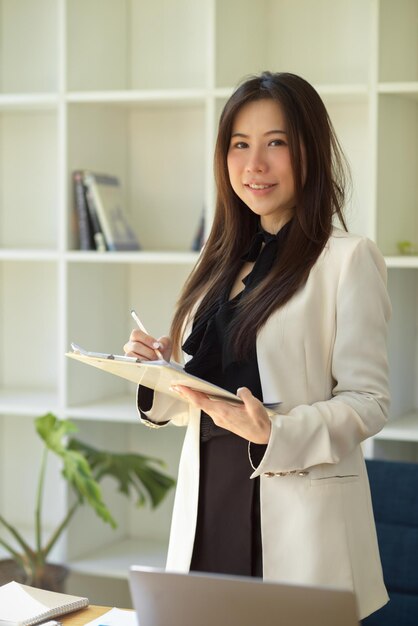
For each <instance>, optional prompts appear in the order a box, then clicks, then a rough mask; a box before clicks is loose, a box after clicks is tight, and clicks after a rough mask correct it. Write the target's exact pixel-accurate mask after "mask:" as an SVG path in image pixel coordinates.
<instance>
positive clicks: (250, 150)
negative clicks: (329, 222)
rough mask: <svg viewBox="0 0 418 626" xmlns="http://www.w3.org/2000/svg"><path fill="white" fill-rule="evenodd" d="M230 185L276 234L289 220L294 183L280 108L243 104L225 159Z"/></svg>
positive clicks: (261, 103) (269, 104)
mask: <svg viewBox="0 0 418 626" xmlns="http://www.w3.org/2000/svg"><path fill="white" fill-rule="evenodd" d="M227 164H228V174H229V180H230V182H231V186H232V188H233V190H234V191H235V193H236V194H237V196H238V197H239V198H240V199H241V200H242V201H243V202H244V203H245V204H246V205H247V206H248V207H249V208H250V209H251V211H253V212H254V213H255V214H256V215H259V216H260V221H261V225H262V227H263V228H264V229H265V230H267V231H268V232H271V233H276V232H277V231H278V230H279V229H280V228H281V227H282V226H283V225H284V224H285V223H286V222H288V221H289V219H290V218H291V217H292V215H293V212H294V207H295V184H294V176H293V170H292V166H291V162H290V152H289V146H288V140H287V134H286V120H285V118H284V115H283V113H282V110H281V107H280V105H279V104H278V103H277V102H275V101H274V100H272V99H263V100H255V101H253V102H249V103H248V104H245V105H244V106H243V107H242V108H241V109H240V110H239V111H238V113H237V115H236V116H235V119H234V123H233V126H232V133H231V141H230V145H229V149H228V156H227Z"/></svg>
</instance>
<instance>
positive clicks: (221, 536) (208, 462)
mask: <svg viewBox="0 0 418 626" xmlns="http://www.w3.org/2000/svg"><path fill="white" fill-rule="evenodd" d="M289 226H290V223H288V224H286V225H285V226H284V227H283V228H282V229H281V230H280V231H279V232H278V234H277V235H271V234H270V233H267V232H265V231H263V230H262V229H261V228H260V230H259V232H258V233H257V234H256V235H255V237H254V238H253V241H252V243H251V246H250V249H249V250H248V252H247V254H246V255H245V256H244V257H243V261H255V264H254V267H253V269H252V271H251V272H250V274H248V276H247V277H246V278H245V279H244V280H243V283H244V290H243V291H241V292H240V293H239V294H238V295H237V296H236V297H235V298H233V299H232V300H229V299H228V297H229V292H230V289H229V288H228V289H226V290H225V292H224V293H223V294H222V295H221V297H220V299H219V301H218V302H217V303H215V305H214V306H213V307H212V308H211V310H208V311H204V312H203V311H198V313H197V315H196V322H195V324H194V325H193V329H192V332H191V334H190V336H189V338H188V339H187V341H186V342H185V343H184V345H183V350H184V352H186V353H187V354H190V355H192V358H191V360H190V361H188V362H187V364H186V366H185V369H186V371H188V372H190V373H191V374H194V375H196V376H199V377H201V378H204V379H206V380H208V381H210V382H213V383H215V384H217V385H219V386H221V387H223V388H224V389H227V390H229V391H232V392H233V393H236V390H237V388H238V387H248V388H249V389H250V390H251V392H252V393H253V395H254V396H256V397H257V398H258V399H259V400H261V401H262V400H263V395H262V389H261V382H260V375H259V371H258V363H257V354H256V346H255V344H254V346H253V347H252V349H251V354H250V356H249V358H248V359H247V360H245V361H238V362H237V361H234V360H233V359H232V358H231V357H230V351H229V350H228V348H227V334H228V327H229V324H230V323H231V320H232V319H233V316H234V312H235V310H236V305H237V303H238V302H239V300H240V298H241V297H242V295H243V293H245V292H246V291H248V290H250V289H252V288H253V287H254V286H255V285H257V284H258V283H259V282H260V281H261V280H262V279H263V278H264V277H265V276H266V274H267V273H268V272H269V271H270V269H271V267H272V265H273V263H274V262H275V260H277V258H278V255H279V254H280V250H281V248H282V245H281V244H283V241H284V239H285V237H286V235H287V233H288V231H289ZM263 243H264V244H265V245H264V246H263V247H262V244H263ZM265 449H266V446H265V445H255V444H252V446H251V458H252V462H253V464H255V465H257V464H258V463H259V462H260V460H261V458H262V456H263V454H264V452H265ZM252 472H253V468H252V467H251V464H250V461H249V457H248V441H247V440H245V439H243V438H242V437H239V436H237V435H235V434H233V433H231V432H230V431H228V430H224V429H223V428H220V427H218V426H216V425H215V424H214V422H213V420H212V419H211V418H210V417H209V416H208V415H206V413H204V412H202V415H201V437H200V483H199V503H198V517H197V527H196V535H195V542H194V549H193V556H192V561H191V566H190V569H191V570H194V571H203V572H214V573H219V574H231V575H240V576H257V577H262V575H263V574H262V570H263V566H262V543H261V524H260V485H259V478H256V479H250V475H251V474H252Z"/></svg>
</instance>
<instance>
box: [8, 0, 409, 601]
mask: <svg viewBox="0 0 418 626" xmlns="http://www.w3.org/2000/svg"><path fill="white" fill-rule="evenodd" d="M417 19H418V3H417V2H416V1H415V0H411V1H408V2H402V3H395V2H393V1H392V0H351V1H350V2H343V1H336V0H323V1H322V2H320V3H313V2H312V0H298V1H297V2H287V1H285V0H262V1H261V2H258V3H254V2H253V1H251V0H228V2H225V1H223V0H201V2H195V0H173V1H172V2H171V3H170V2H166V0H154V2H152V3H151V2H146V1H145V0H107V1H106V2H105V3H104V2H103V0H33V1H30V0H24V1H23V0H22V1H21V2H16V1H15V0H0V25H1V27H0V459H1V463H2V465H1V472H0V507H2V509H3V507H4V506H6V508H7V510H8V512H9V513H10V515H11V518H12V519H13V520H15V521H16V523H18V525H19V524H20V525H21V526H22V527H23V526H25V524H26V519H25V515H26V513H25V511H22V510H21V509H20V508H19V506H18V505H17V504H14V502H13V499H12V498H9V495H10V487H9V485H8V481H7V475H8V472H10V471H11V468H12V467H15V465H16V466H17V467H19V464H21V463H20V461H22V459H25V458H26V457H27V456H28V455H29V456H30V454H31V450H32V447H33V446H35V448H36V444H34V437H35V435H34V433H33V432H32V431H33V429H31V428H30V420H29V419H28V418H31V417H35V416H36V415H39V414H42V413H44V412H46V411H53V412H55V413H57V414H58V415H59V417H63V418H71V419H74V420H75V421H76V422H77V425H78V427H79V429H80V436H81V437H83V438H84V437H87V438H90V441H91V443H92V445H94V444H95V443H101V444H103V445H108V446H109V447H110V446H115V447H117V448H118V449H119V450H121V451H126V450H131V449H135V450H136V451H139V452H141V451H142V452H144V453H151V454H153V455H154V456H155V457H157V458H159V457H161V458H163V459H165V460H167V462H168V466H169V468H170V471H171V473H173V474H176V471H177V463H178V458H179V455H180V449H181V444H182V437H183V436H184V432H183V430H180V429H176V428H174V427H173V428H171V427H170V428H168V429H161V431H159V432H158V433H156V432H148V429H145V428H140V426H139V425H138V423H137V416H136V409H135V402H134V397H135V389H134V387H133V386H131V385H129V384H128V383H126V382H125V381H120V380H116V379H115V377H110V376H107V375H105V374H103V373H102V372H99V371H93V370H92V368H88V369H89V370H92V371H88V369H87V368H84V367H83V366H82V365H81V364H78V363H73V362H70V361H69V359H66V357H65V352H66V351H67V350H68V349H69V347H70V342H71V341H75V342H76V343H79V344H80V345H82V346H84V347H86V348H88V349H90V350H97V351H102V352H116V353H118V352H121V351H122V349H123V348H122V347H123V345H124V343H125V342H126V340H127V338H128V336H129V333H130V332H131V330H132V328H133V324H132V319H131V317H130V315H129V311H130V309H131V308H132V307H134V308H136V309H137V310H138V311H139V313H140V316H141V319H142V320H143V322H144V324H145V326H146V327H147V328H148V329H149V331H150V332H151V333H152V334H154V335H155V336H156V337H159V336H162V335H164V334H166V333H167V332H168V329H169V326H170V321H171V317H172V312H173V309H174V306H175V302H176V299H177V297H178V294H179V291H180V289H181V287H182V285H183V284H184V281H185V279H186V278H187V276H188V274H189V272H190V269H191V268H192V266H193V265H194V263H195V262H196V260H197V258H198V253H196V252H191V247H192V242H193V240H194V237H195V234H196V231H197V229H198V227H199V224H200V221H201V218H202V215H204V217H205V225H206V228H207V229H209V228H210V223H211V220H212V216H213V212H214V200H215V190H214V182H213V148H214V142H215V136H216V128H217V123H218V119H219V116H220V114H221V111H222V107H223V104H224V103H225V101H226V99H227V98H228V97H229V96H230V94H231V92H232V89H233V87H234V86H235V85H236V84H237V83H238V81H239V80H240V79H241V78H242V77H244V76H247V75H249V74H251V73H254V72H257V73H258V72H260V71H262V70H264V69H271V70H273V71H290V72H295V73H298V74H301V75H302V76H304V77H305V78H307V80H309V81H310V82H311V83H313V84H314V85H315V86H316V88H317V90H318V91H319V93H320V94H321V96H322V97H323V99H324V102H325V103H326V106H327V108H328V111H329V114H330V117H331V120H332V122H333V124H334V126H335V128H336V131H337V134H338V136H339V138H340V140H341V143H342V147H343V149H344V150H345V152H346V154H347V156H348V160H349V162H350V164H351V167H352V173H353V193H352V197H351V199H350V202H349V206H348V207H347V208H348V210H347V221H348V225H349V228H350V230H352V231H354V232H358V233H360V234H364V235H366V236H368V237H370V238H371V239H373V240H375V241H376V242H377V245H378V246H379V248H380V249H381V251H382V252H383V254H384V255H385V258H386V263H387V266H388V277H389V292H390V296H391V300H392V305H393V317H392V321H391V325H390V334H389V358H390V372H391V389H392V397H393V399H392V410H391V415H392V416H394V417H393V418H390V420H389V423H388V425H387V426H386V428H385V429H384V430H383V431H382V433H379V435H377V437H375V438H373V440H372V441H371V442H367V443H372V444H373V445H372V446H371V447H372V448H373V446H374V448H373V450H372V452H373V454H375V455H376V456H379V454H380V453H381V452H382V454H383V455H384V454H386V452H387V451H388V450H389V448H390V455H391V456H392V457H395V458H401V459H402V458H408V460H411V459H412V460H418V445H417V444H418V390H417V385H416V380H417V376H418V326H417V319H418V256H400V255H398V248H397V243H398V241H402V240H411V242H412V244H413V245H415V246H416V245H418V217H417V216H418V210H417V208H418V187H417V184H416V177H417V176H416V173H417V171H418V32H417V29H416V23H417ZM313 24H314V25H315V27H314V28H313ZM28 25H30V28H28ZM295 33H297V34H298V36H297V37H296V38H295ZM301 42H302V45H301ZM318 42H320V45H319V44H318ZM87 59H88V62H87V61H86V60H87ZM78 169H90V170H92V171H97V172H108V173H111V174H114V175H115V176H117V177H118V178H119V179H120V181H121V185H122V189H123V193H124V204H125V206H126V210H127V213H128V214H129V217H130V218H131V222H132V224H133V227H134V229H135V230H136V232H137V235H138V239H139V242H140V245H141V250H140V251H139V252H115V253H110V252H109V253H98V252H84V251H80V250H78V242H77V235H76V224H75V222H74V209H73V190H72V180H71V176H72V172H73V171H74V170H78ZM113 379H115V380H113ZM20 417H22V418H23V419H20ZM144 431H147V432H144ZM162 431H164V432H162ZM20 440H22V448H21V449H16V450H13V449H12V448H13V446H15V442H16V441H20ZM12 453H13V454H14V456H13V454H12ZM4 477H6V478H4ZM21 482H22V484H24V481H21ZM24 491H25V494H26V492H27V493H28V495H30V493H31V491H33V489H32V485H28V486H25V487H24ZM57 493H59V498H58V499H57V498H55V496H56V494H57ZM106 496H107V497H109V498H110V500H111V502H116V510H117V511H118V514H119V517H120V520H119V523H120V528H119V529H118V530H117V531H116V532H115V533H112V532H111V531H110V529H102V528H101V527H100V528H99V527H98V524H99V523H98V522H97V520H96V519H95V518H94V516H89V515H88V514H87V513H83V514H82V515H81V516H80V521H76V523H75V527H74V529H70V530H69V532H68V535H67V537H66V538H65V541H64V542H63V544H62V546H61V547H60V550H61V554H62V558H63V559H67V560H69V561H70V562H71V567H72V569H73V570H74V571H77V572H80V573H82V572H84V573H89V574H91V575H92V576H93V577H97V578H98V580H100V577H103V576H106V577H110V578H115V579H116V578H117V579H120V580H122V579H123V580H124V581H125V580H126V575H127V568H128V566H129V564H131V563H132V562H134V561H137V562H143V563H149V564H158V565H162V564H163V562H164V553H165V547H166V538H167V536H168V530H169V523H170V514H171V506H172V499H171V500H170V499H169V501H168V502H167V504H166V503H164V504H163V506H162V507H161V509H158V510H157V511H155V512H150V511H145V510H141V512H140V514H139V515H138V516H137V513H136V509H135V506H134V505H133V504H132V503H127V502H122V501H120V500H118V499H117V496H115V495H114V492H113V491H112V486H111V485H109V486H106ZM48 497H49V498H50V500H51V501H52V504H51V510H53V512H54V513H53V515H55V516H56V517H57V518H59V517H60V516H61V515H62V514H63V513H64V512H65V510H66V509H67V507H68V505H69V502H71V496H70V494H69V493H67V491H66V489H65V488H64V487H62V485H61V486H60V488H59V490H58V489H57V487H56V485H55V486H54V488H51V489H50V490H49V495H48ZM54 498H55V499H56V500H57V502H56V503H55V500H54ZM139 529H140V531H139ZM30 530H31V529H30V528H28V529H27V532H28V533H29V534H30ZM25 532H26V526H25ZM139 534H141V536H143V537H148V538H149V539H138V540H137V539H132V538H133V537H136V536H137V535H139ZM151 538H153V539H151ZM80 555H81V556H80ZM86 555H87V556H86ZM143 559H145V560H143ZM146 559H149V561H147V560H146ZM154 559H155V560H154ZM71 591H74V593H76V594H77V593H78V592H79V591H80V589H77V588H75V589H73V590H70V591H69V592H71ZM81 591H82V590H81ZM91 600H92V601H94V596H92V597H91ZM111 601H113V603H114V604H118V600H117V598H115V599H113V600H110V599H109V602H111Z"/></svg>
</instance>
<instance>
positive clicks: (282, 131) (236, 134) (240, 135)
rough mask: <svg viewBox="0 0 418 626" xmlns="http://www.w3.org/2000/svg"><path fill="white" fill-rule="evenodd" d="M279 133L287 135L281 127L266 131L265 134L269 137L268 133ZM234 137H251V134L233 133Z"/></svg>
mask: <svg viewBox="0 0 418 626" xmlns="http://www.w3.org/2000/svg"><path fill="white" fill-rule="evenodd" d="M277 134H281V135H287V133H286V131H285V130H279V129H274V130H268V131H267V132H266V133H264V136H265V137H267V136H268V135H277ZM232 137H245V138H247V137H249V135H246V134H245V133H232V135H231V139H232Z"/></svg>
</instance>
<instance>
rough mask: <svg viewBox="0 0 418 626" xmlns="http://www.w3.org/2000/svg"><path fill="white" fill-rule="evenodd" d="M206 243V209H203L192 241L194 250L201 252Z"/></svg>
mask: <svg viewBox="0 0 418 626" xmlns="http://www.w3.org/2000/svg"><path fill="white" fill-rule="evenodd" d="M204 243H205V211H204V210H203V211H202V215H201V216H200V219H199V224H198V227H197V229H196V233H195V236H194V237H193V241H192V251H193V252H199V251H200V250H201V249H202V248H203V245H204Z"/></svg>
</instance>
